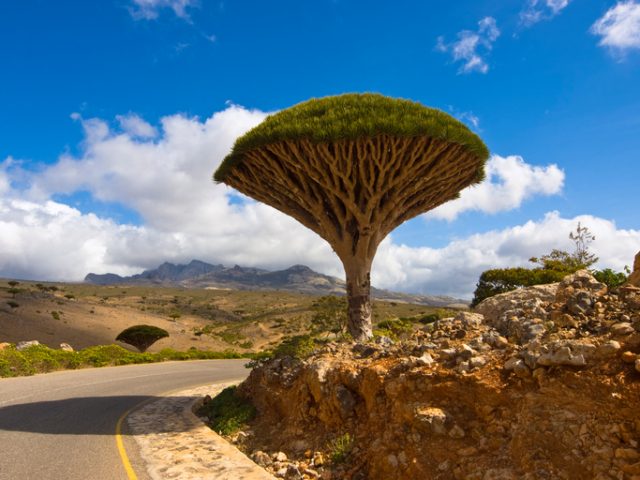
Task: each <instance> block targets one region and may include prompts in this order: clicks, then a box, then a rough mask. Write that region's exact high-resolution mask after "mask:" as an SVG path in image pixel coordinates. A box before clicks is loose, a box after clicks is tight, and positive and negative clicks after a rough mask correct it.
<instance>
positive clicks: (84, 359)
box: [0, 345, 246, 377]
mask: <svg viewBox="0 0 640 480" xmlns="http://www.w3.org/2000/svg"><path fill="white" fill-rule="evenodd" d="M224 358H246V355H245V356H243V355H241V354H239V353H236V352H233V351H223V352H210V351H203V350H196V349H193V350H188V351H186V352H180V351H177V350H173V349H172V348H165V349H163V350H161V351H159V352H157V353H149V352H147V353H137V352H132V351H129V350H126V349H124V348H122V347H120V346H118V345H98V346H94V347H88V348H85V349H83V350H78V351H75V352H67V351H65V350H56V349H53V348H49V347H47V346H45V345H33V346H31V347H29V348H26V349H24V350H22V351H18V350H16V348H15V347H14V346H10V347H7V348H4V349H3V350H0V377H17V376H23V375H33V374H35V373H46V372H51V371H53V370H64V369H76V368H83V367H106V366H116V365H131V364H139V363H154V362H163V361H167V360H217V359H224Z"/></svg>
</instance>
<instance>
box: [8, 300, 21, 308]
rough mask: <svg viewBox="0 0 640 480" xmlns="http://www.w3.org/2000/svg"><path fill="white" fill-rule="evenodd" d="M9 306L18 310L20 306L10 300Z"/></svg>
mask: <svg viewBox="0 0 640 480" xmlns="http://www.w3.org/2000/svg"><path fill="white" fill-rule="evenodd" d="M7 305H9V306H10V307H11V308H18V307H19V306H20V304H19V303H18V302H14V301H13V300H9V301H8V302H7Z"/></svg>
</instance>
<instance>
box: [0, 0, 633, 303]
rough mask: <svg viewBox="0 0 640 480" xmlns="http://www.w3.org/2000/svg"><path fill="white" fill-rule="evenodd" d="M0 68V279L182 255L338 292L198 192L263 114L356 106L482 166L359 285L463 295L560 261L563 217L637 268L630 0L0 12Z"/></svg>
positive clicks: (330, 260)
mask: <svg viewBox="0 0 640 480" xmlns="http://www.w3.org/2000/svg"><path fill="white" fill-rule="evenodd" d="M0 65H1V66H2V72H3V74H2V75H0V105H1V106H2V107H1V108H0V125H1V126H2V128H1V129H0V162H1V163H0V228H1V229H2V233H0V276H16V277H21V278H39V279H66V280H79V279H81V278H82V277H83V276H84V274H86V273H88V271H89V270H92V271H96V270H99V271H101V272H104V271H117V272H119V273H131V272H134V271H137V270H139V269H141V268H146V267H150V266H153V265H154V264H155V263H160V262H162V261H164V260H173V261H187V260H189V259H190V258H192V257H195V258H201V259H203V260H209V261H219V262H222V263H226V264H230V263H235V262H242V263H243V264H251V265H256V266H265V267H269V268H278V267H286V266H288V265H287V263H291V262H293V263H307V264H310V265H311V266H313V267H315V268H317V269H320V270H323V271H326V272H327V273H332V274H340V268H339V264H338V263H337V261H336V260H335V258H334V257H333V254H332V253H331V251H330V250H328V249H327V247H326V246H325V245H323V244H322V242H321V241H319V240H318V239H316V238H315V237H314V236H313V235H312V234H310V233H309V232H307V231H305V230H304V229H302V228H301V227H297V226H295V225H294V224H293V223H291V222H290V221H289V220H288V219H285V218H281V216H279V215H278V214H276V213H274V212H272V211H271V210H270V209H267V208H265V207H262V206H259V205H255V204H252V203H251V202H247V201H245V200H241V201H240V202H238V201H237V198H238V197H235V196H234V195H233V194H232V192H230V191H228V190H227V189H225V188H224V187H221V186H215V185H213V184H212V183H211V182H210V181H209V179H208V178H205V175H204V174H205V172H206V173H207V175H210V173H211V172H212V171H213V170H214V168H215V166H216V165H217V164H218V163H219V161H220V159H221V158H222V157H223V156H224V154H225V153H226V152H227V151H228V149H229V148H230V146H231V145H232V143H233V140H234V138H235V137H236V136H237V135H239V134H241V133H242V132H244V131H245V130H246V129H248V128H250V127H251V126H253V125H255V124H256V123H257V122H259V121H260V120H261V119H262V118H264V115H265V113H268V112H273V111H276V110H279V109H282V108H286V107H288V106H291V105H293V104H295V103H298V102H300V101H303V100H306V99H308V98H310V97H320V96H325V95H332V94H339V93H344V92H365V91H374V92H380V93H383V94H386V95H390V96H396V97H404V98H410V99H413V100H416V101H419V102H422V103H424V104H426V105H429V106H432V107H437V108H440V109H442V110H445V111H447V112H449V113H450V114H452V115H454V116H456V117H458V118H460V119H461V120H462V121H464V122H466V123H467V124H468V125H469V126H470V127H471V128H473V129H474V130H475V131H476V132H477V133H478V134H479V135H480V136H481V137H482V138H483V139H484V140H485V142H486V143H487V145H488V146H489V148H490V150H491V152H492V154H493V155H494V157H493V158H492V163H491V165H492V170H491V171H492V172H493V174H492V175H490V177H489V180H488V183H487V184H486V185H485V186H484V187H482V188H481V189H480V191H479V192H476V193H474V194H470V195H467V200H466V201H463V202H462V203H459V204H458V206H453V207H449V209H448V210H445V211H443V212H440V213H437V212H434V214H430V215H427V216H426V217H421V218H417V219H414V220H412V221H410V222H408V223H407V224H405V225H403V226H401V227H400V228H399V229H398V230H397V231H396V232H394V233H393V235H392V238H391V239H390V240H389V241H388V242H387V243H386V244H384V245H383V246H382V247H381V255H379V257H380V258H379V259H378V260H377V261H376V264H375V266H374V281H376V280H377V283H378V284H380V285H381V286H385V287H389V288H397V289H402V290H407V291H430V292H435V293H451V294H457V295H466V296H468V295H469V292H470V290H472V288H473V284H474V282H475V280H477V275H478V273H479V272H480V271H482V270H483V269H485V268H491V267H493V266H503V265H507V264H514V263H516V264H526V259H527V258H528V256H531V255H539V254H541V253H544V252H545V251H548V250H549V249H550V248H554V247H560V248H570V247H571V245H570V243H569V244H568V243H567V238H566V237H567V236H568V232H569V231H570V230H571V229H572V226H573V225H575V224H576V223H577V221H578V220H582V221H583V223H585V224H587V225H588V226H589V227H591V228H592V229H593V230H594V231H595V233H596V242H594V244H593V248H594V250H595V251H596V252H597V253H598V254H599V255H600V257H601V264H602V265H601V266H611V267H614V268H618V269H619V268H622V266H623V265H624V264H625V263H626V264H628V263H631V260H632V257H633V254H635V252H636V251H638V250H640V220H639V219H640V216H638V213H637V193H636V191H635V190H634V189H636V190H637V184H638V178H640V161H639V160H640V158H639V157H640V155H639V153H638V152H640V113H639V112H640V94H639V90H640V89H639V88H638V84H640V3H639V2H638V1H636V0H630V1H624V2H617V1H612V0H595V1H590V2H585V1H578V0H572V1H569V0H537V1H535V0H519V1H515V0H514V1H510V2H495V1H484V0H473V1H458V2H454V6H452V2H446V1H429V2H425V1H409V0H406V1H398V2H381V1H368V2H364V1H355V0H317V1H314V2H299V1H278V2H257V1H233V0H226V1H224V2H218V1H215V2H213V1H207V0H200V1H199V2H196V1H193V0H113V1H112V0H99V1H92V2H86V1H79V0H78V1H60V2H50V1H45V0H40V1H39V0H21V1H20V2H2V4H0ZM145 158H146V160H143V159H145ZM207 162H208V163H207ZM163 169H164V170H163ZM163 172H164V175H163ZM145 179H147V181H145ZM205 180H206V182H208V183H205ZM3 185H4V187H3ZM153 185H156V186H157V188H158V189H160V190H154V187H153ZM181 188H182V189H184V190H182V194H181V192H180V189H181ZM483 189H484V190H483ZM209 190H210V191H209ZM167 191H171V194H170V195H167ZM197 192H201V193H202V196H201V197H198V195H197ZM464 196H465V195H464V194H463V197H464ZM234 199H235V200H234ZM463 200H464V199H463ZM190 202H192V203H190ZM207 202H209V203H208V204H207ZM205 204H207V205H208V206H206V208H205V207H204V206H202V205H205ZM181 206H182V208H181ZM199 209H201V211H200V210H199ZM190 214H191V215H192V216H193V217H194V218H193V219H192V220H188V219H185V217H188V216H189V215H190ZM221 225H222V226H221ZM252 229H253V230H252ZM292 229H293V230H292ZM255 230H258V231H259V232H260V241H259V242H258V241H257V240H256V235H255V234H252V233H250V232H252V231H255ZM292 231H293V232H295V235H296V242H298V243H297V245H298V247H297V248H289V247H290V245H289V244H290V242H291V239H290V238H288V237H290V235H291V232H292ZM246 237H249V238H246ZM34 238H41V239H43V240H42V241H37V240H34ZM599 238H602V240H601V241H599ZM605 243H606V245H605ZM613 244H615V245H613ZM52 245H54V246H55V250H54V251H52ZM283 249H284V250H286V252H283ZM52 257H55V258H52ZM461 258H462V259H463V260H460V259H461ZM441 270H447V272H445V273H443V272H442V271H441ZM438 271H439V273H438Z"/></svg>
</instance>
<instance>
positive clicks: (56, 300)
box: [0, 281, 437, 352]
mask: <svg viewBox="0 0 640 480" xmlns="http://www.w3.org/2000/svg"><path fill="white" fill-rule="evenodd" d="M14 288H15V289H16V290H18V291H17V292H13V293H12V292H11V285H9V284H8V283H7V281H0V342H10V343H17V342H20V341H24V340H38V341H39V342H40V343H43V344H45V345H48V346H50V347H53V348H58V346H59V345H60V343H62V342H64V343H69V344H70V345H71V346H72V347H73V348H75V349H79V348H84V347H88V346H92V345H103V344H111V343H114V342H115V337H116V336H117V335H118V333H120V332H121V331H122V330H124V329H125V328H127V327H130V326H132V325H137V324H148V325H155V326H158V327H161V328H164V329H165V330H167V331H168V332H169V334H170V336H169V338H166V339H162V340H160V341H158V342H157V343H156V344H154V345H153V346H152V347H151V348H150V351H158V350H160V349H162V348H165V347H172V348H174V349H177V350H186V349H189V348H191V347H195V348H198V349H202V350H225V349H234V350H236V351H239V352H247V351H260V350H263V349H265V348H270V347H273V346H275V345H277V344H279V343H280V342H281V341H282V340H283V339H285V338H287V337H291V336H295V335H301V334H305V333H308V332H309V331H310V329H311V328H312V327H314V325H316V323H317V322H316V320H317V319H318V318H319V316H324V317H326V312H325V309H324V307H323V306H322V305H319V304H318V301H319V299H320V298H322V297H318V296H312V295H304V294H297V293H287V292H282V291H270V292H269V291H260V292H252V291H246V290H244V291H235V290H217V289H186V288H174V287H161V286H131V285H126V286H111V285H110V286H99V285H89V284H70V283H67V284H63V283H37V282H20V283H19V284H18V285H16V286H15V287H14ZM332 298H334V299H335V301H343V300H339V299H338V298H336V297H332ZM12 305H13V306H12ZM435 311H437V309H435V308H432V307H426V306H424V305H414V304H409V303H400V302H376V304H375V307H374V317H375V320H376V321H382V320H387V319H394V318H408V319H411V320H413V321H419V320H420V319H421V318H422V317H424V316H425V315H428V314H431V313H433V312H435ZM316 326H317V325H316ZM123 346H124V345H123Z"/></svg>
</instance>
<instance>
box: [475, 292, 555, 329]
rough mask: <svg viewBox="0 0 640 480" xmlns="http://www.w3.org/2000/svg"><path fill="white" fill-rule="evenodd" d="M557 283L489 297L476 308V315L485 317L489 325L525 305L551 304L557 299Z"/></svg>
mask: <svg viewBox="0 0 640 480" xmlns="http://www.w3.org/2000/svg"><path fill="white" fill-rule="evenodd" d="M557 289H558V284H557V283H549V284H547V285H534V286H532V287H525V288H518V289H517V290H513V291H511V292H506V293H501V294H499V295H494V296H493V297H489V298H487V299H485V300H483V301H482V302H480V303H479V304H478V305H476V307H475V308H474V311H475V312H476V313H480V314H482V315H484V318H485V321H486V322H487V323H488V324H489V325H495V324H496V323H499V322H500V318H501V317H502V316H503V315H504V314H505V313H506V312H507V311H509V310H513V309H515V308H519V307H521V306H522V305H523V304H527V303H531V302H532V301H533V302H534V303H539V302H542V303H551V302H553V301H554V300H555V298H556V290H557Z"/></svg>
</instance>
